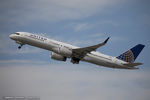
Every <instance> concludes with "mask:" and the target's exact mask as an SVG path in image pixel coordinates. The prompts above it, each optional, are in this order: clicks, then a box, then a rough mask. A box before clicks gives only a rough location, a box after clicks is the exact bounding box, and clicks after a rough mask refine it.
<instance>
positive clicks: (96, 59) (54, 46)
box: [10, 32, 130, 69]
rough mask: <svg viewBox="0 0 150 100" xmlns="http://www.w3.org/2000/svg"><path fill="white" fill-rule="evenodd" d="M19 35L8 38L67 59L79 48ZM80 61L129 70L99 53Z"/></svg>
mask: <svg viewBox="0 0 150 100" xmlns="http://www.w3.org/2000/svg"><path fill="white" fill-rule="evenodd" d="M18 33H19V35H16V34H11V35H10V38H11V39H13V40H15V41H16V43H19V44H21V45H24V44H28V45H32V46H35V47H39V48H42V49H46V50H49V51H52V52H55V53H57V54H59V55H62V56H64V57H67V58H71V55H72V49H76V48H79V47H76V46H72V45H70V44H66V43H63V42H59V41H56V40H52V39H49V38H46V37H43V36H40V35H36V34H32V33H28V32H18ZM81 60H82V61H86V62H90V63H93V64H97V65H101V66H105V67H110V68H123V69H130V68H128V67H127V66H125V65H123V64H126V63H127V62H125V61H122V60H119V59H117V58H116V57H112V56H108V55H104V54H101V53H99V52H95V51H92V52H91V53H88V54H86V56H85V57H84V58H83V59H81Z"/></svg>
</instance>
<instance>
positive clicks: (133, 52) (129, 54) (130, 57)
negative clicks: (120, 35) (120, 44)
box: [117, 44, 145, 63]
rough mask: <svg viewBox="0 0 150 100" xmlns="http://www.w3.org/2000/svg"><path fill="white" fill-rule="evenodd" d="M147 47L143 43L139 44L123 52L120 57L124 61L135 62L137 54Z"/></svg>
mask: <svg viewBox="0 0 150 100" xmlns="http://www.w3.org/2000/svg"><path fill="white" fill-rule="evenodd" d="M144 47H145V45H143V44H138V45H136V46H135V47H133V48H132V49H130V50H128V51H126V52H125V53H123V54H121V55H120V56H118V57H117V58H118V59H121V60H123V61H126V62H130V63H131V62H134V61H135V59H136V58H137V56H138V55H139V54H140V52H141V51H142V49H143V48H144Z"/></svg>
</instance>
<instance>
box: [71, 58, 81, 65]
mask: <svg viewBox="0 0 150 100" xmlns="http://www.w3.org/2000/svg"><path fill="white" fill-rule="evenodd" d="M79 61H80V59H79V58H76V57H72V58H71V62H72V63H73V64H79Z"/></svg>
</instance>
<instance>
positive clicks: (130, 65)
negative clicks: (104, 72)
mask: <svg viewBox="0 0 150 100" xmlns="http://www.w3.org/2000/svg"><path fill="white" fill-rule="evenodd" d="M142 64H143V63H127V64H123V65H126V66H128V67H134V66H138V65H142Z"/></svg>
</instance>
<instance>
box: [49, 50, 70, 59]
mask: <svg viewBox="0 0 150 100" xmlns="http://www.w3.org/2000/svg"><path fill="white" fill-rule="evenodd" d="M51 58H52V59H54V60H59V61H66V60H67V57H64V56H62V55H60V54H57V53H55V52H51Z"/></svg>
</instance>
